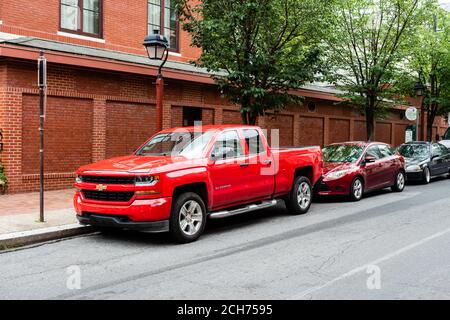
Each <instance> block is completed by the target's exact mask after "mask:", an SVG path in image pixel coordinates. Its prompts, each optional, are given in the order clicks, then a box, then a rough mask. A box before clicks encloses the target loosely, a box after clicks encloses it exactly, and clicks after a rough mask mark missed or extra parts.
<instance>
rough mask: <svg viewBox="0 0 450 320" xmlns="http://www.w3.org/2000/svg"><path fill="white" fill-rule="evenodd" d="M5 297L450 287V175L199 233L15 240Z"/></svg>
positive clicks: (5, 259) (329, 293) (406, 295)
mask: <svg viewBox="0 0 450 320" xmlns="http://www.w3.org/2000/svg"><path fill="white" fill-rule="evenodd" d="M78 287H81V289H77V288H78ZM0 298H2V299H30V298H32V299H450V179H445V178H442V179H437V180H435V181H433V182H432V183H431V184H430V185H426V186H423V185H412V186H407V189H406V190H405V191H404V192H403V193H392V192H391V191H390V190H385V191H381V192H378V193H375V194H372V195H370V196H367V197H366V198H365V199H363V200H362V201H361V202H359V203H353V202H347V201H345V200H344V199H339V198H333V199H319V200H318V201H316V202H315V203H314V204H313V206H312V208H311V211H310V212H309V213H308V214H307V215H304V216H290V215H289V214H288V213H286V211H285V210H284V208H283V207H280V208H277V209H271V210H265V211H259V212H254V213H249V214H247V215H244V216H238V217H233V218H229V219H225V220H220V221H210V222H209V224H208V226H207V230H206V233H205V234H204V236H203V237H202V238H201V239H200V240H199V241H198V242H195V243H191V244H187V245H173V244H172V243H170V241H169V239H168V237H167V236H165V235H152V234H139V233H131V232H120V233H118V234H113V235H103V234H94V235H90V236H83V237H77V238H72V239H67V240H63V241H59V242H51V243H45V244H41V245H37V246H34V247H28V248H22V249H20V250H16V251H9V252H3V253H0Z"/></svg>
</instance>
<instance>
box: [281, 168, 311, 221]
mask: <svg viewBox="0 0 450 320" xmlns="http://www.w3.org/2000/svg"><path fill="white" fill-rule="evenodd" d="M311 202H312V186H311V182H310V181H309V179H308V178H306V177H302V176H300V177H297V178H295V180H294V184H293V186H292V189H291V192H290V193H289V195H288V196H287V197H286V198H285V203H286V208H287V209H288V211H289V213H290V214H292V215H300V214H305V213H307V212H308V210H309V208H310V207H311Z"/></svg>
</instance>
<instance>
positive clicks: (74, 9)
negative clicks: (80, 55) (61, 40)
mask: <svg viewBox="0 0 450 320" xmlns="http://www.w3.org/2000/svg"><path fill="white" fill-rule="evenodd" d="M60 13H61V30H62V31H67V32H72V33H79V34H82V35H88V36H95V37H101V32H102V30H101V29H102V0H61V11H60Z"/></svg>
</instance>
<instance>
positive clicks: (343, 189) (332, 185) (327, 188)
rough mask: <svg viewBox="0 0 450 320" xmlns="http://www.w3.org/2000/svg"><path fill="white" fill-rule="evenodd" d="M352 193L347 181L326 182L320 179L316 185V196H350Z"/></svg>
mask: <svg viewBox="0 0 450 320" xmlns="http://www.w3.org/2000/svg"><path fill="white" fill-rule="evenodd" d="M349 193H350V183H349V182H348V181H347V179H337V180H329V181H327V180H324V179H323V178H322V179H320V180H319V181H318V182H317V184H316V194H317V195H319V196H326V195H348V194H349Z"/></svg>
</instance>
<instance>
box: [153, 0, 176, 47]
mask: <svg viewBox="0 0 450 320" xmlns="http://www.w3.org/2000/svg"><path fill="white" fill-rule="evenodd" d="M147 29H148V30H147V34H153V33H159V34H163V35H164V36H165V37H166V38H167V40H169V48H170V49H171V50H172V51H178V18H177V12H176V10H175V7H174V3H173V1H171V0H148V28H147Z"/></svg>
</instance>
